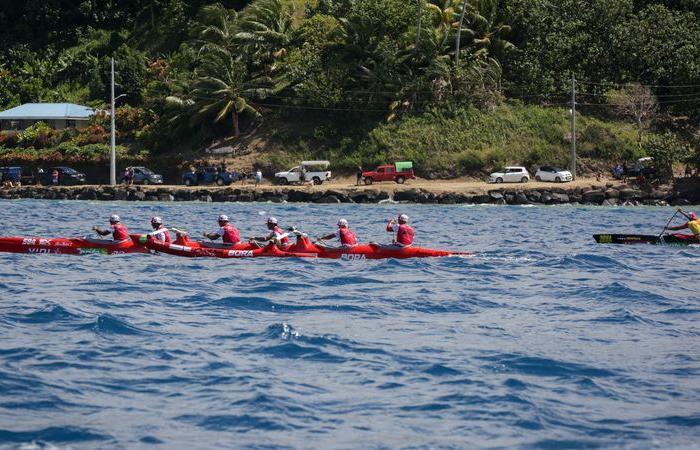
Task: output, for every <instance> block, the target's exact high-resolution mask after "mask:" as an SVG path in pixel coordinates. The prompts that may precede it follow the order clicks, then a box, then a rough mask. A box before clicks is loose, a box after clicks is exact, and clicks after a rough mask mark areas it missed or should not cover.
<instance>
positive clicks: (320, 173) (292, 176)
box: [275, 161, 331, 184]
mask: <svg viewBox="0 0 700 450" xmlns="http://www.w3.org/2000/svg"><path fill="white" fill-rule="evenodd" d="M330 165H331V163H330V162H328V161H302V162H301V163H300V164H299V165H298V166H296V167H292V168H291V169H289V170H286V171H284V172H277V173H276V174H275V182H277V183H278V184H290V183H299V182H300V181H301V174H302V171H304V172H305V174H304V181H305V182H306V181H312V182H313V183H314V184H322V183H323V182H324V181H328V180H330V179H331V171H330V170H327V169H328V166H330Z"/></svg>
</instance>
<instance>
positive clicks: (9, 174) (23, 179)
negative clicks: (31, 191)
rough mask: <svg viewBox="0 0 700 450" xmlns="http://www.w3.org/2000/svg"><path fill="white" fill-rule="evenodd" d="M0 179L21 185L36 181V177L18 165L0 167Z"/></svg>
mask: <svg viewBox="0 0 700 450" xmlns="http://www.w3.org/2000/svg"><path fill="white" fill-rule="evenodd" d="M0 181H9V182H12V183H20V184H23V185H28V184H34V183H36V179H35V178H34V175H32V174H31V172H29V173H27V172H25V171H24V170H22V168H21V167H18V166H13V167H0Z"/></svg>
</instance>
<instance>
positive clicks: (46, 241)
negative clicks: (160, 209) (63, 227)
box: [0, 234, 148, 255]
mask: <svg viewBox="0 0 700 450" xmlns="http://www.w3.org/2000/svg"><path fill="white" fill-rule="evenodd" d="M144 242H145V238H144V237H143V235H138V234H134V235H131V236H130V239H128V240H124V241H121V242H114V241H112V240H108V239H89V238H61V237H57V238H42V237H22V236H13V237H0V252H5V253H34V254H59V255H86V254H103V255H115V254H124V253H148V249H147V248H146V247H145V245H144Z"/></svg>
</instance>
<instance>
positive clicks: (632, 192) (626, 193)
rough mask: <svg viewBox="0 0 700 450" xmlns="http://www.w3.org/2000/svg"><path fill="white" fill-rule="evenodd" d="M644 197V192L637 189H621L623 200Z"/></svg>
mask: <svg viewBox="0 0 700 450" xmlns="http://www.w3.org/2000/svg"><path fill="white" fill-rule="evenodd" d="M644 197H645V195H644V192H642V191H639V190H637V189H624V190H621V191H620V199H622V200H641V199H642V198H644Z"/></svg>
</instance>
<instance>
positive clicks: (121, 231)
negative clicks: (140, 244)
mask: <svg viewBox="0 0 700 450" xmlns="http://www.w3.org/2000/svg"><path fill="white" fill-rule="evenodd" d="M109 225H110V226H111V227H112V229H111V230H101V229H99V228H97V227H96V226H94V227H92V229H93V231H94V232H95V233H97V234H99V235H100V236H108V235H109V234H111V235H112V240H114V241H115V242H120V241H126V240H127V239H129V230H127V229H126V227H125V226H124V224H122V223H121V222H120V221H119V216H118V215H116V214H112V215H111V216H109Z"/></svg>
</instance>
